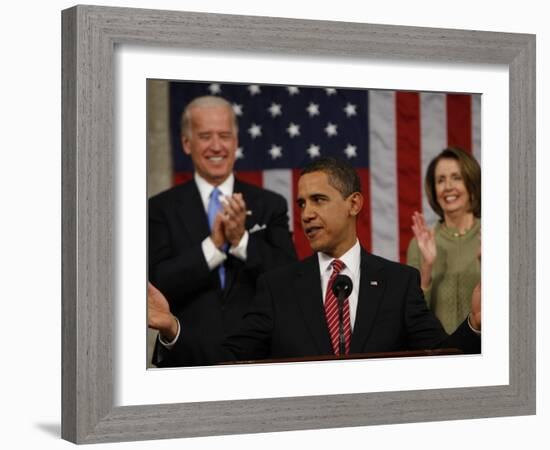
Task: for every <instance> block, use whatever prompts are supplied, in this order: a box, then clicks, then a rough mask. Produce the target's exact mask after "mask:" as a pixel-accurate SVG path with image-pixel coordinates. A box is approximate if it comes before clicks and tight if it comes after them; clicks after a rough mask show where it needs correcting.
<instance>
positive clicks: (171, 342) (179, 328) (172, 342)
mask: <svg viewBox="0 0 550 450" xmlns="http://www.w3.org/2000/svg"><path fill="white" fill-rule="evenodd" d="M174 319H176V323H177V324H178V332H177V333H176V337H174V339H172V340H171V341H170V342H166V341H164V340H163V339H162V336H161V335H160V333H159V341H160V343H161V344H162V345H163V346H164V347H165V348H166V349H167V350H172V347H174V344H175V343H176V342H177V341H178V338H179V337H180V330H181V326H180V321H179V320H178V318H177V317H174Z"/></svg>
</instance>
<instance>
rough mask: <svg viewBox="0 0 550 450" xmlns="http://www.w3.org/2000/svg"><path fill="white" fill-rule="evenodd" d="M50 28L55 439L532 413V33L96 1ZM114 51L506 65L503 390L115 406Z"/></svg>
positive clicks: (141, 436)
mask: <svg viewBox="0 0 550 450" xmlns="http://www.w3.org/2000/svg"><path fill="white" fill-rule="evenodd" d="M62 30H63V44H62V53H63V56H62V82H63V87H62V104H63V112H62V121H63V128H62V147H63V148H62V151H63V156H62V175H63V181H62V184H63V185H62V205H63V218H62V227H63V246H62V270H63V279H62V314H63V318H62V326H63V330H62V346H63V348H62V365H63V367H62V437H63V438H64V439H67V440H70V441H73V442H76V443H94V442H109V441H128V440H142V439H159V438H177V437H191V436H211V435H223V434H235V433H261V432H273V431H284V430H303V429H317V428H335V427H351V426H362V425H371V424H388V423H403V422H418V421H431V420H451V419H465V418H481V417H496V416H511V415H526V414H534V413H535V36H533V35H527V34H510V33H494V32H482V31H465V30H449V29H435V28H416V27H404V26H388V25H369V24H359V23H343V22H329V21H310V20H296V19H281V18H270V17H248V16H234V15H219V14H204V13H188V12H175V11H156V10H140V9H126V8H110V7H96V6H76V7H73V8H70V9H67V10H65V11H63V12H62ZM117 44H146V45H151V46H158V47H159V48H167V47H179V48H184V49H194V50H202V49H205V50H206V49H208V50H222V51H223V50H227V51H239V52H244V53H246V52H251V51H253V52H263V53H265V54H267V55H273V56H285V55H314V56H317V57H323V58H328V59H330V58H341V57H347V58H359V59H361V58H373V57H374V58H385V59H391V60H410V61H424V62H425V61H428V62H438V63H445V62H463V63H473V64H489V65H491V64H504V65H506V66H507V67H508V69H509V83H510V108H509V112H510V118H509V119H510V120H509V123H510V130H509V133H510V135H509V137H510V192H509V206H510V219H509V220H510V222H509V229H510V279H509V293H510V298H509V303H510V308H509V317H510V323H509V325H510V330H509V331H510V333H509V336H510V342H509V354H510V368H509V373H510V377H509V384H508V385H502V386H488V387H473V388H452V389H430V390H423V391H404V392H380V393H361V394H346V395H343V394H342V395H331V396H307V397H286V398H276V399H263V400H238V401H215V402H198V403H177V404H163V405H139V406H120V407H115V406H114V402H113V398H114V396H113V386H114V383H113V380H114V373H113V361H112V357H113V336H114V334H115V333H114V327H115V320H114V310H115V309H114V305H115V291H114V286H115V278H114V277H115V274H116V270H115V269H116V267H115V262H114V260H113V248H114V244H115V242H114V236H113V232H114V222H113V217H114V211H115V209H114V208H116V206H117V203H116V196H115V192H114V187H115V180H114V169H113V167H114V163H115V160H116V154H115V150H116V149H115V146H114V131H113V128H114V125H113V124H114V123H115V117H114V113H113V103H114V98H115V92H114V67H113V55H114V51H115V46H116V45H117ZM137 282H139V281H137ZM183 376H184V374H182V377H183Z"/></svg>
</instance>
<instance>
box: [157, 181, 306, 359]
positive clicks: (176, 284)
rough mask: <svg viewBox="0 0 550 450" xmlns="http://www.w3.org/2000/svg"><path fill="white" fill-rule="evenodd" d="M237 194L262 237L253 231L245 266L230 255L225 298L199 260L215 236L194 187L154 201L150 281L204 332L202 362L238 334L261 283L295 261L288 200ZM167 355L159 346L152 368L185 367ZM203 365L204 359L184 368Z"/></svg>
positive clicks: (253, 191)
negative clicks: (269, 273) (264, 275)
mask: <svg viewBox="0 0 550 450" xmlns="http://www.w3.org/2000/svg"><path fill="white" fill-rule="evenodd" d="M234 192H241V193H242V194H243V197H244V200H245V202H246V205H247V209H249V210H251V211H252V214H251V215H250V216H247V218H246V224H245V226H246V229H247V230H251V229H253V228H256V230H257V231H252V232H251V231H249V240H248V246H247V259H246V261H245V262H243V261H241V260H239V259H238V258H235V257H233V256H231V255H228V259H227V260H226V261H225V263H224V264H225V267H226V283H225V288H224V289H223V290H222V289H221V285H220V281H219V277H218V271H217V270H213V271H210V270H209V268H208V265H207V263H206V260H205V258H204V255H203V252H202V247H201V242H202V241H203V240H204V239H205V238H206V237H207V236H209V235H210V229H209V226H208V218H207V215H206V213H205V211H204V206H203V203H202V201H201V198H200V194H199V190H198V188H197V185H196V183H195V182H194V181H193V180H192V181H190V182H187V183H185V184H183V185H180V186H176V187H174V188H172V189H170V190H168V191H165V192H163V193H161V194H159V195H157V196H155V197H153V198H151V199H150V200H149V255H148V256H149V280H150V281H151V282H152V283H153V284H154V285H155V286H156V287H157V288H158V289H159V290H160V291H161V292H163V293H164V295H165V296H166V298H167V299H168V302H169V303H170V309H171V311H172V313H173V314H174V315H176V316H177V317H178V318H179V319H180V321H181V323H193V324H194V326H197V327H200V328H201V330H202V332H203V336H204V337H203V339H202V342H201V344H200V345H201V348H202V349H203V351H204V352H205V353H204V354H205V355H209V354H211V352H213V351H217V350H218V349H217V347H218V346H219V345H220V342H221V341H222V339H223V337H224V336H225V334H231V333H233V332H235V331H236V329H238V326H239V324H240V320H241V318H242V316H243V314H244V313H245V312H246V311H247V310H248V309H249V308H250V302H251V300H252V298H253V297H254V294H255V287H256V280H257V278H258V276H259V275H260V274H262V273H263V272H265V271H266V270H268V269H273V268H275V267H279V266H282V265H285V264H288V263H291V262H293V261H295V260H296V256H295V251H294V246H293V244H292V240H291V235H290V232H289V229H288V213H287V205H286V201H285V199H284V198H283V197H281V196H280V195H278V194H275V193H273V192H270V191H267V190H264V189H260V188H258V187H255V186H252V185H249V184H246V183H242V182H240V181H238V180H237V179H235V185H234ZM260 228H261V229H260ZM162 350H163V349H162V348H159V345H157V348H156V350H155V355H154V358H153V363H154V364H157V365H159V366H173V365H176V366H177V365H181V364H180V362H179V361H178V360H173V359H172V358H171V357H170V353H167V352H163V351H162ZM203 363H204V361H203V356H200V357H199V356H197V357H196V358H194V359H192V360H190V361H187V364H203Z"/></svg>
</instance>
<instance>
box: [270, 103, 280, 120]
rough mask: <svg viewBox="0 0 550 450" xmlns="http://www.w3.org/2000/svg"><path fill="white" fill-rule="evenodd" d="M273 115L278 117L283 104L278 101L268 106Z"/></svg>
mask: <svg viewBox="0 0 550 450" xmlns="http://www.w3.org/2000/svg"><path fill="white" fill-rule="evenodd" d="M267 109H268V111H269V113H270V114H271V117H277V116H280V115H281V105H279V104H278V103H272V104H271V106H270V107H269V108H267Z"/></svg>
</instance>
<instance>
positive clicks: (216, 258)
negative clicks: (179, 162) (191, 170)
mask: <svg viewBox="0 0 550 450" xmlns="http://www.w3.org/2000/svg"><path fill="white" fill-rule="evenodd" d="M194 177H195V183H196V184H197V187H198V189H199V194H200V196H201V200H202V204H203V207H204V211H205V212H206V214H208V203H209V202H210V195H211V194H212V191H213V190H214V188H215V187H216V186H213V185H211V184H210V183H208V181H206V180H205V179H204V178H202V177H201V176H200V175H199V174H198V173H197V172H195V175H194ZM234 185H235V176H234V175H233V174H231V175H229V176H228V177H227V179H226V180H225V181H224V182H223V183H222V184H220V185H219V186H218V189H219V190H220V192H221V193H222V195H223V196H226V197H230V196H231V195H232V194H233V187H234ZM247 245H248V231H246V230H245V232H244V234H243V237H242V238H241V240H240V241H239V243H238V245H237V246H235V247H231V248H230V249H229V253H230V254H231V255H233V256H235V257H236V258H239V259H240V260H242V261H246V247H247ZM202 253H203V254H204V259H206V263H207V264H208V268H209V269H210V270H213V269H215V268H216V267H218V266H219V265H220V264H222V263H223V262H224V261H225V260H226V259H227V255H226V254H225V252H223V251H221V250H220V249H219V248H217V247H216V246H215V245H214V242H213V241H212V238H210V236H207V237H206V238H205V239H204V241H202Z"/></svg>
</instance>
